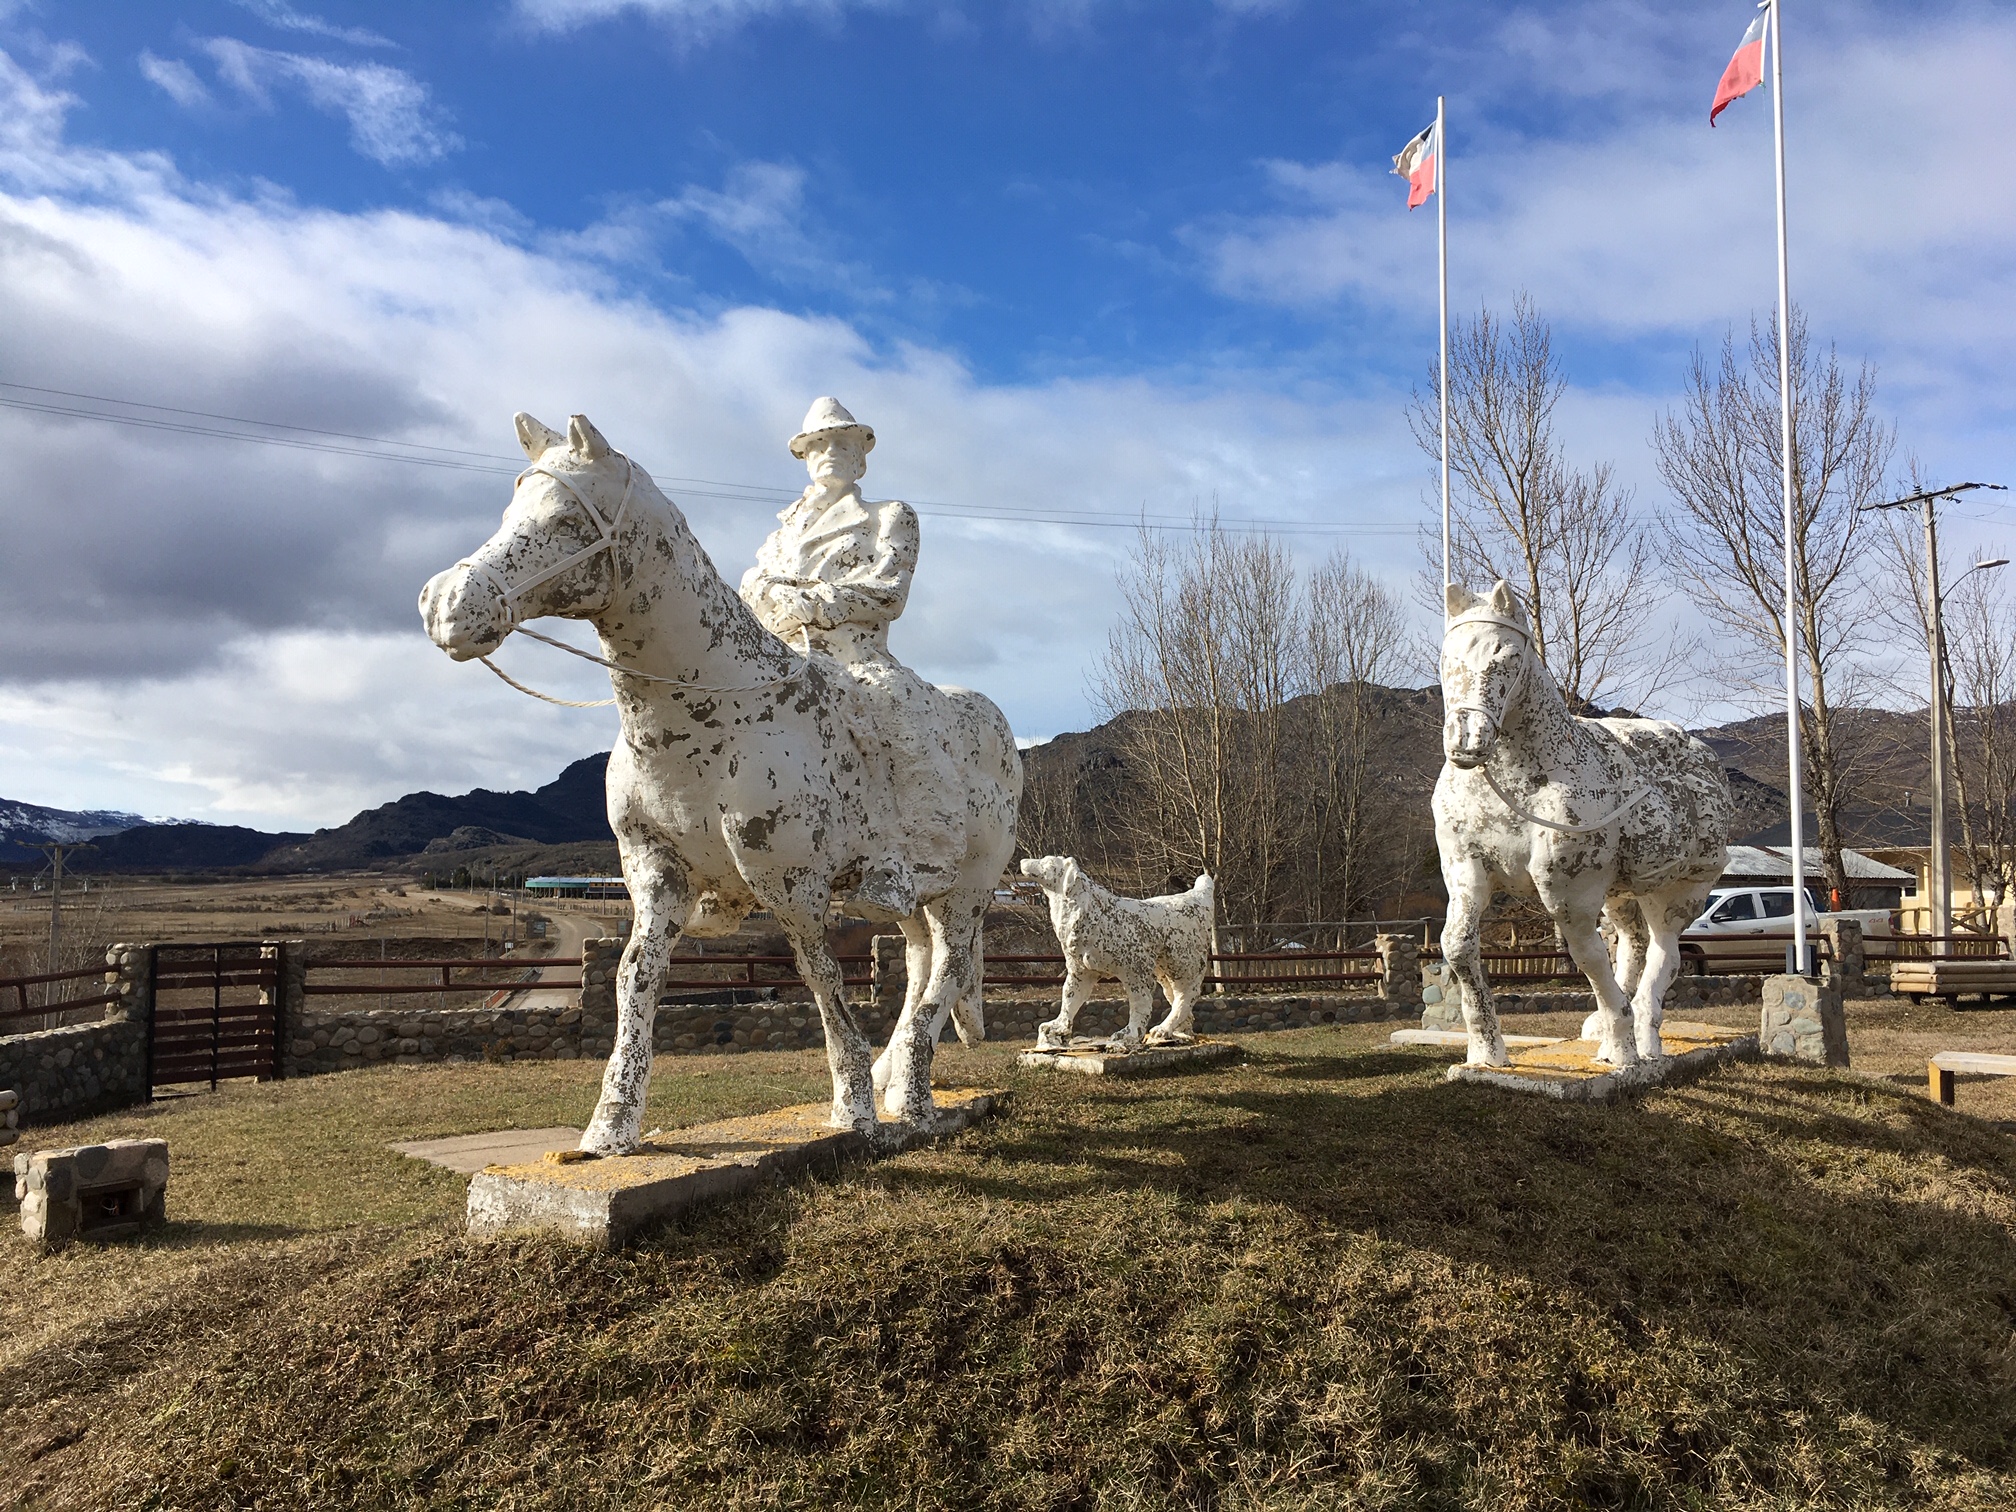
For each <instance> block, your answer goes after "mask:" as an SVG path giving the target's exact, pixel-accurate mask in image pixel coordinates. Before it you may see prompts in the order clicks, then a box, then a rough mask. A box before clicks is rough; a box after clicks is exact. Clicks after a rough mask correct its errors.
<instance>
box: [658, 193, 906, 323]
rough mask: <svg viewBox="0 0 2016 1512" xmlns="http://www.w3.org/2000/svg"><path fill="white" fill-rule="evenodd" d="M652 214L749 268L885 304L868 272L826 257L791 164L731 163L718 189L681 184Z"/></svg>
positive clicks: (821, 236) (830, 255)
mask: <svg viewBox="0 0 2016 1512" xmlns="http://www.w3.org/2000/svg"><path fill="white" fill-rule="evenodd" d="M654 208H655V210H656V211H657V212H658V213H659V214H661V215H664V216H667V217H669V218H670V219H672V220H674V221H683V222H689V223H695V224H698V225H700V226H702V227H704V228H705V229H706V230H707V231H708V232H709V233H710V234H711V235H713V236H714V237H715V238H717V239H718V240H720V241H722V242H725V243H726V244H727V245H728V246H730V247H733V248H734V249H735V250H736V251H737V252H738V253H740V254H741V256H742V257H743V259H744V260H745V261H747V262H748V264H749V265H750V266H751V267H753V268H755V269H757V270H758V271H759V272H762V273H767V274H769V275H771V276H772V277H774V278H777V279H779V280H780V281H782V282H785V283H790V284H812V285H816V286H821V287H828V288H835V289H840V290H843V291H844V292H847V293H850V294H853V295H854V296H856V297H857V298H877V299H886V298H887V297H888V295H887V293H886V291H884V290H882V289H880V288H879V287H878V286H877V285H876V282H875V278H874V275H873V274H872V272H870V270H868V269H867V268H865V267H863V266H861V265H860V264H859V263H854V262H849V261H846V260H844V259H841V258H839V257H836V256H835V255H834V253H833V249H832V248H831V247H830V246H827V245H822V244H821V243H822V240H830V233H825V232H823V231H821V230H820V229H819V228H817V227H816V226H814V225H813V224H812V223H811V219H810V214H809V212H808V210H807V208H806V205H805V170H804V169H803V168H800V167H798V166H797V165H796V164H793V163H761V162H750V163H738V164H736V165H735V166H734V167H733V168H731V169H730V170H729V172H728V176H727V181H726V183H725V184H724V185H723V187H722V188H720V189H705V188H702V187H701V186H699V185H697V184H691V185H688V186H687V187H686V188H685V189H684V190H682V191H681V192H680V193H679V194H678V195H677V196H675V197H673V198H671V199H666V200H661V201H660V202H659V203H658V204H657V205H656V206H655V207H654Z"/></svg>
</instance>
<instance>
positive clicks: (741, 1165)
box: [469, 1091, 1000, 1249]
mask: <svg viewBox="0 0 2016 1512" xmlns="http://www.w3.org/2000/svg"><path fill="white" fill-rule="evenodd" d="M999 1097H1000V1094H999V1093H998V1092H975V1091H956V1092H940V1093H938V1094H937V1102H938V1115H937V1117H936V1119H935V1120H933V1123H932V1125H931V1127H929V1128H920V1127H917V1126H915V1125H906V1124H898V1123H894V1122H884V1124H883V1126H882V1131H881V1136H880V1137H879V1138H877V1139H875V1140H873V1141H872V1142H871V1141H870V1139H869V1138H868V1137H867V1136H866V1135H863V1134H857V1133H855V1132H854V1131H853V1130H851V1129H844V1130H843V1129H835V1128H834V1127H832V1125H831V1124H830V1123H828V1122H827V1120H828V1119H829V1118H830V1117H831V1114H832V1107H831V1105H830V1104H827V1103H803V1104H800V1105H799V1106H797V1107H793V1108H781V1109H779V1110H778V1111H777V1112H775V1113H759V1114H755V1115H753V1116H751V1117H748V1118H727V1119H723V1120H722V1121H721V1122H719V1123H711V1124H701V1125H699V1126H697V1127H695V1128H691V1129H676V1130H674V1131H673V1132H671V1133H669V1134H662V1135H659V1136H658V1137H656V1138H654V1139H651V1140H648V1141H646V1143H645V1145H644V1147H643V1149H642V1150H640V1151H639V1152H638V1153H637V1154H635V1155H612V1156H608V1157H605V1158H603V1159H599V1160H597V1159H587V1158H580V1159H570V1158H568V1157H570V1156H572V1155H573V1154H574V1152H572V1151H564V1150H563V1151H557V1152H555V1153H554V1154H551V1155H548V1156H546V1157H544V1158H542V1159H540V1160H537V1161H531V1162H527V1163H525V1164H521V1165H509V1166H491V1167H490V1168H489V1169H487V1170H484V1171H480V1172H478V1173H477V1174H476V1176H475V1177H474V1178H473V1179H472V1180H471V1181H470V1183H469V1233H470V1234H471V1236H472V1237H477V1238H482V1237H487V1236H491V1235H496V1234H505V1233H511V1232H514V1231H524V1230H541V1229H543V1230H546V1231H548V1232H551V1233H557V1234H559V1235H561V1236H562V1237H564V1238H567V1239H573V1240H577V1241H580V1242H582V1243H585V1244H592V1245H596V1246H598V1247H600V1248H602V1249H617V1248H620V1247H621V1246H622V1245H624V1244H626V1243H628V1242H629V1240H630V1238H631V1236H632V1235H634V1234H635V1233H636V1232H637V1231H638V1230H639V1229H640V1228H642V1227H643V1226H645V1225H646V1224H649V1223H655V1222H660V1221H662V1220H664V1219H666V1218H669V1217H671V1216H672V1215H673V1214H675V1213H677V1212H679V1211H680V1210H681V1209H683V1208H688V1207H691V1206H692V1205H693V1204H694V1203H696V1202H702V1201H705V1200H706V1199H708V1198H710V1197H723V1196H728V1195H730V1194H733V1193H735V1192H742V1191H747V1190H748V1189H749V1188H750V1187H753V1186H755V1185H756V1184H757V1183H758V1182H760V1181H765V1180H769V1179H773V1178H781V1177H784V1176H789V1175H792V1174H794V1173H796V1172H798V1171H801V1170H804V1169H805V1168H806V1167H808V1166H814V1165H819V1166H828V1167H831V1166H837V1165H838V1164H840V1163H841V1162H842V1161H845V1160H859V1159H866V1158H867V1157H868V1156H870V1155H878V1154H893V1153H895V1152H896V1151H898V1150H903V1149H908V1148H910V1147H911V1146H913V1145H917V1144H922V1143H924V1142H926V1141H928V1140H930V1139H933V1138H935V1137H937V1136H938V1135H940V1134H950V1133H954V1132H956V1131H958V1130H960V1129H963V1128H966V1127H967V1126H968V1125H969V1124H972V1123H975V1122H977V1121H978V1120H980V1119H982V1118H985V1117H986V1116H987V1115H988V1114H989V1113H991V1112H992V1111H993V1110H994V1106H995V1103H996V1101H997V1100H998V1098H999Z"/></svg>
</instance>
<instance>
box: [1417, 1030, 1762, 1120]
mask: <svg viewBox="0 0 2016 1512" xmlns="http://www.w3.org/2000/svg"><path fill="white" fill-rule="evenodd" d="M1659 1039H1660V1043H1661V1045H1662V1046H1663V1047H1664V1048H1665V1051H1666V1053H1665V1054H1664V1055H1662V1056H1660V1057H1659V1059H1657V1060H1650V1061H1640V1062H1639V1063H1638V1064H1637V1065H1635V1066H1612V1065H1609V1064H1607V1063H1605V1062H1602V1061H1598V1060H1597V1059H1596V1050H1597V1044H1596V1042H1595V1041H1594V1040H1561V1041H1558V1042H1557V1043H1554V1044H1549V1045H1533V1046H1525V1047H1521V1048H1519V1049H1516V1050H1515V1049H1510V1047H1509V1046H1508V1050H1509V1053H1510V1056H1511V1064H1509V1065H1505V1066H1451V1067H1450V1068H1449V1080H1450V1081H1452V1082H1475V1083H1477V1084H1479V1085H1481V1086H1487V1087H1499V1088H1502V1089H1504V1090H1505V1091H1508V1092H1524V1093H1527V1094H1529V1095H1531V1096H1535V1097H1551V1098H1554V1099H1555V1100H1556V1101H1559V1102H1582V1103H1606V1102H1614V1101H1615V1100H1616V1099H1617V1098H1619V1097H1622V1096H1625V1095H1627V1094H1629V1093H1632V1092H1641V1091H1644V1090H1645V1089H1646V1088H1648V1087H1659V1086H1668V1085H1671V1084H1673V1083H1675V1082H1682V1081H1691V1080H1692V1079H1693V1078H1695V1077H1697V1076H1699V1075H1701V1074H1702V1073H1703V1072H1705V1071H1712V1070H1714V1069H1715V1068H1716V1067H1717V1066H1724V1065H1727V1064H1728V1063H1729V1062H1730V1061H1732V1060H1737V1059H1745V1060H1747V1059H1749V1058H1750V1057H1752V1056H1754V1055H1756V1053H1757V1036H1756V1035H1754V1034H1746V1033H1744V1032H1743V1031H1742V1030H1740V1029H1723V1028H1719V1027H1717V1026H1716V1025H1713V1024H1690V1023H1682V1022H1674V1021H1670V1020H1669V1021H1668V1022H1667V1023H1666V1024H1665V1025H1664V1026H1663V1027H1662V1028H1661V1030H1660V1035H1659Z"/></svg>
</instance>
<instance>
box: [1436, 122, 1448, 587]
mask: <svg viewBox="0 0 2016 1512" xmlns="http://www.w3.org/2000/svg"><path fill="white" fill-rule="evenodd" d="M1448 160H1449V136H1448V133H1447V132H1446V131H1445V130H1444V129H1443V124H1442V96H1441V95H1437V96H1435V242H1436V247H1437V252H1438V259H1437V260H1438V262H1439V264H1440V267H1441V277H1442V360H1441V362H1440V363H1439V364H1438V366H1437V369H1436V371H1437V372H1438V373H1440V374H1441V378H1442V589H1443V592H1442V602H1443V610H1442V614H1443V618H1444V619H1445V620H1446V619H1447V618H1448V614H1449V610H1448V602H1449V592H1448V589H1449V584H1450V581H1451V578H1450V565H1449V196H1448V194H1447V192H1446V190H1447V184H1448V180H1447V178H1446V177H1445V173H1444V165H1445V164H1446V163H1447V162H1448Z"/></svg>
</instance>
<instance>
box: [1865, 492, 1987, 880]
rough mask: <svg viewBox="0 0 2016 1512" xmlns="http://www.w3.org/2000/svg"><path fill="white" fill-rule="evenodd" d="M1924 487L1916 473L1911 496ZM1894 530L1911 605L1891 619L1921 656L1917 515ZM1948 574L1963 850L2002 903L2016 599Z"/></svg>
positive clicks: (1949, 683)
mask: <svg viewBox="0 0 2016 1512" xmlns="http://www.w3.org/2000/svg"><path fill="white" fill-rule="evenodd" d="M1922 486H1923V485H1922V482H1921V480H1920V479H1919V478H1918V476H1917V472H1916V469H1915V468H1914V469H1913V473H1912V483H1911V487H1912V490H1913V491H1914V492H1915V491H1917V490H1918V489H1919V488H1920V487H1922ZM1889 523H1890V525H1891V531H1890V544H1891V555H1892V557H1893V558H1894V562H1895V566H1896V568H1897V572H1898V576H1899V577H1900V578H1901V579H1902V580H1903V581H1904V582H1906V583H1908V584H1909V585H1910V588H1911V600H1910V603H1909V604H1908V605H1905V604H1903V603H1902V602H1901V601H1900V602H1898V603H1897V604H1896V605H1895V606H1894V607H1893V609H1892V610H1891V612H1889V613H1888V614H1886V616H1885V619H1886V621H1887V622H1888V623H1890V624H1892V625H1893V626H1894V627H1895V628H1896V629H1897V631H1898V632H1899V634H1900V635H1901V636H1903V637H1904V639H1905V641H1906V643H1907V644H1909V645H1910V646H1911V647H1912V649H1914V650H1915V651H1917V652H1918V655H1919V657H1920V658H1922V657H1924V656H1925V655H1926V654H1927V647H1928V646H1929V644H1930V641H1931V634H1930V628H1929V627H1930V615H1929V606H1928V605H1927V603H1926V595H1927V584H1928V577H1927V574H1926V571H1925V565H1926V564H1925V552H1924V538H1923V534H1922V532H1921V531H1920V529H1919V528H1918V520H1917V518H1916V517H1915V516H1913V517H1910V518H1907V519H1904V520H1897V519H1891V520H1890V521H1889ZM1941 576H1942V579H1943V580H1944V581H1945V582H1946V583H1948V584H1950V585H1951V586H1950V588H1949V589H1948V591H1947V592H1946V593H1945V594H1944V595H1943V602H1944V608H1943V612H1942V616H1941V618H1942V621H1943V623H1944V626H1945V632H1944V634H1943V635H1942V636H1941V637H1940V640H1941V649H1942V650H1943V651H1944V653H1945V654H1944V656H1943V657H1942V659H1941V666H1940V676H1941V679H1942V680H1943V681H1944V683H1945V686H1946V709H1947V720H1946V727H1945V730H1944V732H1943V738H1944V740H1945V743H1946V751H1947V757H1948V770H1949V771H1950V772H1951V773H1952V778H1953V789H1954V791H1953V798H1954V807H1955V809H1956V810H1957V811H1958V814H1959V819H1960V848H1961V852H1962V855H1963V857H1964V864H1965V866H1966V869H1967V879H1968V883H1969V885H1970V887H1971V888H1972V889H1973V893H1974V896H1975V898H1976V899H1977V900H1981V901H1993V902H2000V901H2002V899H2003V898H2004V897H2005V896H2006V895H2007V893H2008V889H2009V884H2010V879H2011V877H2012V876H2016V743H2012V737H2016V707H2012V701H2016V602H2012V600H2011V598H2010V595H2009V593H2008V591H2007V589H2005V588H2003V587H2002V586H2001V585H2000V584H1999V583H1997V582H1995V581H1994V580H1992V579H1990V578H1989V577H1988V576H1987V575H1986V574H1983V573H1976V572H1967V571H1964V570H1963V571H1962V572H1961V573H1959V574H1958V575H1957V577H1956V576H1954V575H1952V574H1951V573H1949V572H1947V571H1946V570H1945V569H1944V567H1943V564H1942V572H1941ZM1913 671H1914V672H1915V674H1916V675H1915V677H1911V678H1909V679H1908V684H1909V685H1910V687H1911V693H1912V695H1913V696H1914V698H1915V696H1916V694H1917V691H1918V686H1917V685H1918V684H1919V683H1920V682H1922V679H1923V677H1924V672H1923V662H1922V660H1920V661H1916V662H1914V664H1913ZM1900 681H1901V680H1900ZM1928 703H1929V700H1928Z"/></svg>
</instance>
